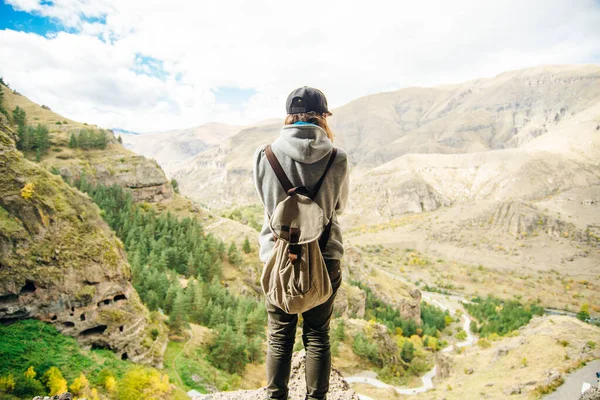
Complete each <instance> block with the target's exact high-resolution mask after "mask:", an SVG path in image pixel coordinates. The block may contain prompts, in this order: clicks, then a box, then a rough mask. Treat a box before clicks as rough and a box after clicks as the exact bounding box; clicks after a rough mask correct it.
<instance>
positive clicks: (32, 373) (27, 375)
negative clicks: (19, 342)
mask: <svg viewBox="0 0 600 400" xmlns="http://www.w3.org/2000/svg"><path fill="white" fill-rule="evenodd" d="M23 375H25V378H27V379H35V376H36V375H37V374H36V373H35V370H34V369H33V366H30V367H29V368H27V371H25V373H24V374H23Z"/></svg>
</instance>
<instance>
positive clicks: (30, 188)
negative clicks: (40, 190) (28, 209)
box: [21, 182, 35, 200]
mask: <svg viewBox="0 0 600 400" xmlns="http://www.w3.org/2000/svg"><path fill="white" fill-rule="evenodd" d="M34 192H35V185H34V184H33V183H31V182H30V183H26V184H25V186H23V188H22V189H21V197H22V198H24V199H25V200H27V199H30V198H32V197H33V193H34Z"/></svg>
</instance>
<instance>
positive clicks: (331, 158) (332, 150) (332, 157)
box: [310, 147, 337, 200]
mask: <svg viewBox="0 0 600 400" xmlns="http://www.w3.org/2000/svg"><path fill="white" fill-rule="evenodd" d="M336 155H337V149H336V148H335V147H334V148H332V149H331V155H330V156H329V160H328V161H327V166H326V167H325V171H324V172H323V175H321V178H320V179H319V181H318V182H317V184H316V185H315V187H314V189H313V190H312V193H311V195H310V198H311V199H313V200H314V199H315V197H317V193H319V189H321V185H322V184H323V181H324V180H325V176H326V175H327V172H329V168H331V165H332V164H333V161H334V160H335V156H336Z"/></svg>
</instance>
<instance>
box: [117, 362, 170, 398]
mask: <svg viewBox="0 0 600 400" xmlns="http://www.w3.org/2000/svg"><path fill="white" fill-rule="evenodd" d="M169 391H170V385H169V377H168V376H167V375H161V374H160V373H159V372H158V371H156V370H147V369H145V368H143V367H136V368H133V369H131V370H129V371H128V372H127V373H126V374H125V376H124V377H123V379H122V380H121V382H120V384H119V391H118V398H120V399H140V400H155V399H160V398H161V397H162V396H163V395H164V394H166V393H168V392H169Z"/></svg>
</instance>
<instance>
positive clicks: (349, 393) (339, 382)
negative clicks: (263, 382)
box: [192, 350, 358, 400]
mask: <svg viewBox="0 0 600 400" xmlns="http://www.w3.org/2000/svg"><path fill="white" fill-rule="evenodd" d="M305 359H306V356H305V354H304V350H303V351H300V352H298V353H295V354H294V358H293V359H292V373H291V375H290V382H289V388H290V394H289V399H290V400H304V397H305V396H306V382H305V380H304V363H305ZM266 398H267V390H266V388H260V389H256V390H238V391H235V392H219V393H213V394H206V395H200V396H196V397H194V398H193V399H192V400H257V399H266ZM327 399H328V400H358V395H357V394H356V393H355V392H354V390H352V389H350V385H349V384H348V382H346V381H345V380H344V378H343V377H342V375H341V374H340V373H339V371H337V370H336V369H335V368H332V369H331V377H330V381H329V393H328V394H327Z"/></svg>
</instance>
